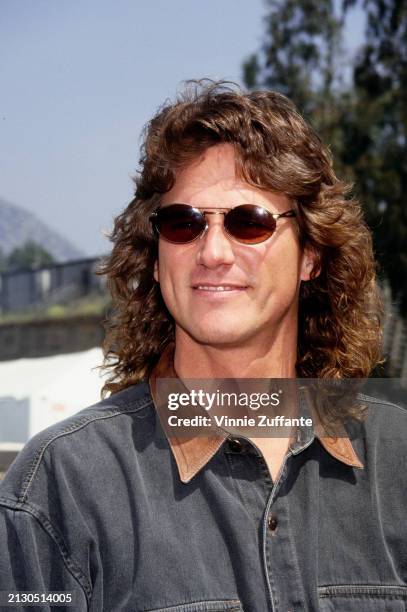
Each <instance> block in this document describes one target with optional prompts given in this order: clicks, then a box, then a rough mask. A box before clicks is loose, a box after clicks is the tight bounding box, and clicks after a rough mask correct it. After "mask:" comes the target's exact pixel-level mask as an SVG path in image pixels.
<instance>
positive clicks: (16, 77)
mask: <svg viewBox="0 0 407 612" xmlns="http://www.w3.org/2000/svg"><path fill="white" fill-rule="evenodd" d="M264 14H265V2H264V0H149V1H147V0H18V2H17V1H16V0H0V91H1V94H0V198H2V199H5V200H7V201H9V202H12V203H14V204H18V205H19V206H22V207H24V208H25V209H27V210H29V211H31V212H34V213H35V214H36V215H37V216H38V217H39V218H41V219H42V220H43V221H45V222H46V223H47V225H49V227H51V228H52V229H55V230H57V231H58V232H59V233H61V234H63V235H64V236H65V237H66V238H68V239H69V240H70V241H71V242H72V243H73V244H74V245H75V246H76V247H77V248H79V249H80V250H81V251H82V252H83V254H84V255H85V256H96V255H100V254H102V253H106V252H107V251H108V250H109V249H110V245H109V242H108V240H107V238H106V237H105V234H106V232H107V231H108V230H109V229H110V228H111V227H112V223H113V219H114V216H115V215H117V214H118V213H119V212H121V211H122V210H123V208H124V207H125V206H126V204H127V203H128V202H129V201H130V200H131V198H132V194H133V184H132V180H131V176H132V175H133V174H134V172H135V169H136V168H137V164H138V159H139V148H140V135H141V131H142V128H143V126H144V124H145V123H146V122H147V121H148V120H149V119H150V118H151V117H152V116H153V115H154V113H155V112H156V110H157V109H158V108H159V107H160V106H161V105H162V104H163V102H164V101H165V100H166V99H167V98H174V96H175V94H176V92H177V90H178V89H179V88H180V87H181V86H182V81H184V80H186V79H191V78H203V77H209V78H212V79H228V80H232V81H235V82H237V83H241V65H242V61H243V60H244V59H245V58H246V57H247V56H248V55H250V54H251V53H253V52H255V51H257V50H258V49H259V48H260V46H261V42H262V37H263V32H264V23H263V19H264ZM362 29H363V14H361V13H360V12H357V11H356V12H355V11H354V12H353V13H352V15H351V19H350V20H349V26H348V30H347V34H346V42H347V44H348V45H350V46H351V47H355V46H357V44H358V42H359V41H360V40H361V33H362Z"/></svg>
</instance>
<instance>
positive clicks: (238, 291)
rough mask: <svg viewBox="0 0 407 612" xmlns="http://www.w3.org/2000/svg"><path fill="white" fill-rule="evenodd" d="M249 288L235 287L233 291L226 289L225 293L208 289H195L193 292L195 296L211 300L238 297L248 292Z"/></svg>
mask: <svg viewBox="0 0 407 612" xmlns="http://www.w3.org/2000/svg"><path fill="white" fill-rule="evenodd" d="M247 289H248V287H235V288H233V289H226V290H225V291H210V290H208V289H197V288H195V287H194V288H193V292H194V294H195V295H198V296H199V297H205V298H209V299H217V300H218V299H225V298H227V297H233V296H234V297H236V296H237V295H242V294H243V293H245V292H246V291H247Z"/></svg>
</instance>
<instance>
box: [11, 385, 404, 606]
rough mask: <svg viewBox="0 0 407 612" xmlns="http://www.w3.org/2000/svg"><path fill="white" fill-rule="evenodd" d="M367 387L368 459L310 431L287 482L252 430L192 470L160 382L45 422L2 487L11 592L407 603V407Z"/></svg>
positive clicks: (91, 600)
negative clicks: (181, 454) (178, 452)
mask: <svg viewBox="0 0 407 612" xmlns="http://www.w3.org/2000/svg"><path fill="white" fill-rule="evenodd" d="M365 399H366V402H367V404H368V408H369V415H368V418H367V420H366V421H365V423H364V425H363V430H364V436H363V437H359V438H357V439H355V440H353V442H352V444H353V447H354V449H355V453H356V455H357V457H359V459H360V462H361V464H363V468H361V467H354V466H352V465H349V461H348V462H346V460H341V459H340V457H339V458H338V457H336V456H334V454H332V453H331V452H328V450H327V448H325V447H324V445H323V444H322V443H321V441H320V440H318V439H317V438H314V436H313V434H311V433H310V434H307V435H306V436H305V437H304V438H303V439H300V440H299V441H298V442H297V444H296V445H293V446H291V447H290V449H289V452H288V453H287V456H286V458H285V460H284V464H283V467H282V469H281V470H280V474H279V477H278V479H277V480H276V481H275V482H273V481H272V479H271V477H270V473H269V471H268V469H267V466H266V463H265V461H264V459H263V457H262V455H261V453H260V452H259V451H258V450H257V448H256V447H255V446H254V445H253V444H251V443H250V442H249V441H248V440H247V439H244V438H226V439H224V440H223V441H222V443H221V444H220V445H218V448H217V449H216V450H215V452H214V454H213V455H212V456H211V457H208V458H207V461H206V462H205V463H204V465H201V466H198V468H197V469H195V470H194V473H193V476H191V477H190V478H189V479H188V482H184V481H183V480H182V479H181V478H180V470H179V466H178V465H177V461H176V458H175V456H174V453H173V450H172V449H171V445H170V444H169V442H168V440H167V438H166V437H165V435H164V434H163V430H162V427H161V424H160V420H159V418H158V417H157V412H156V409H155V406H154V403H153V399H152V396H151V392H150V388H149V385H148V384H147V383H140V384H138V385H135V386H132V387H129V388H127V389H125V390H123V391H121V392H119V393H116V394H114V395H113V396H112V397H110V398H108V399H105V400H103V401H102V402H99V403H98V404H96V405H95V406H92V407H90V408H87V409H85V410H84V411H82V412H80V413H79V414H78V415H76V416H75V417H72V418H69V419H67V420H65V421H63V422H61V423H59V424H57V425H55V426H53V427H51V428H49V429H47V430H45V431H44V432H42V433H40V434H38V435H37V436H35V437H34V438H33V439H32V440H31V441H30V442H29V443H28V444H27V445H26V447H25V448H24V449H23V450H22V451H21V453H20V455H19V456H18V457H17V460H16V461H15V462H14V463H13V464H12V466H11V467H10V468H9V470H8V472H7V474H6V477H5V479H4V481H3V482H2V483H1V485H0V551H1V554H0V591H32V592H35V593H39V594H42V593H47V592H50V591H52V592H54V591H59V592H60V591H64V592H69V593H72V594H73V597H74V602H75V603H74V605H73V607H68V606H66V607H58V608H57V607H55V609H56V610H63V609H66V610H75V612H82V611H83V612H84V611H85V610H90V611H92V612H102V611H107V612H115V611H119V610H126V611H133V612H147V611H150V612H152V611H154V612H164V611H165V612H209V611H211V612H218V611H223V610H229V611H232V610H233V611H235V612H237V611H239V610H244V611H245V612H268V611H270V612H271V611H274V612H289V611H290V612H294V611H295V612H297V611H299V610H311V611H314V610H321V611H323V612H328V611H332V610H340V611H341V612H356V611H357V612H361V611H362V612H377V611H382V612H396V611H401V610H406V609H407V528H406V513H407V494H406V492H407V490H406V478H405V471H406V433H407V415H406V412H405V411H404V410H403V409H401V408H399V407H397V406H394V405H392V404H385V403H383V402H380V401H378V400H374V399H367V398H365ZM184 480H185V479H184ZM0 609H2V608H1V607H0ZM4 609H5V610H11V609H16V610H22V609H26V610H29V609H32V610H51V609H54V608H53V607H52V605H51V604H46V603H43V604H41V605H40V606H38V607H32V608H29V607H26V608H23V607H22V606H21V604H20V607H16V608H9V607H7V608H4Z"/></svg>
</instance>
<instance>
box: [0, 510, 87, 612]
mask: <svg viewBox="0 0 407 612" xmlns="http://www.w3.org/2000/svg"><path fill="white" fill-rule="evenodd" d="M0 551H1V554H0V593H1V595H0V596H1V597H2V598H4V597H7V593H16V592H21V591H30V592H31V593H35V594H38V595H39V597H40V600H39V603H43V605H38V603H36V607H35V608H34V607H30V606H29V603H28V602H27V604H26V606H24V605H22V602H21V601H20V603H19V604H18V606H17V605H16V607H15V608H13V607H7V608H5V609H7V610H13V609H15V610H18V611H19V612H21V611H22V610H37V611H38V612H39V611H43V612H48V611H50V610H61V611H62V610H66V611H68V612H69V611H72V612H73V611H74V610H75V612H85V611H87V610H88V609H89V607H88V603H87V598H86V595H85V591H84V589H83V587H82V585H81V584H80V582H79V581H78V579H77V577H75V569H74V567H73V565H72V564H71V563H70V560H69V559H68V558H64V555H63V554H62V552H61V550H60V548H59V546H58V543H57V542H56V541H55V539H54V538H53V537H52V533H50V530H49V529H48V528H47V527H46V526H44V525H43V524H42V523H41V521H40V520H38V518H37V517H35V516H33V514H31V513H30V512H27V511H25V510H15V509H10V508H7V507H4V506H0ZM50 592H51V593H52V592H54V593H55V592H59V593H61V592H64V593H66V594H69V593H70V594H71V600H72V601H71V602H68V601H67V603H66V606H60V605H59V606H58V607H53V606H52V601H49V600H48V602H47V601H42V599H44V596H45V595H46V594H48V593H50ZM54 596H56V595H54ZM65 597H66V596H65ZM69 599H70V598H69V597H68V600H69ZM65 601H66V599H65ZM3 603H6V602H3V601H2V602H1V603H0V609H3V608H2V604H3Z"/></svg>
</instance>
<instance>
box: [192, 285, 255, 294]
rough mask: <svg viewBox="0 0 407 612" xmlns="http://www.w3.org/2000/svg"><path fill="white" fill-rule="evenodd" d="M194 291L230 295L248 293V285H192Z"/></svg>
mask: <svg viewBox="0 0 407 612" xmlns="http://www.w3.org/2000/svg"><path fill="white" fill-rule="evenodd" d="M192 289H193V290H194V291H199V292H207V293H230V292H232V291H237V292H239V291H246V289H248V285H227V284H225V285H206V284H202V285H192Z"/></svg>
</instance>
